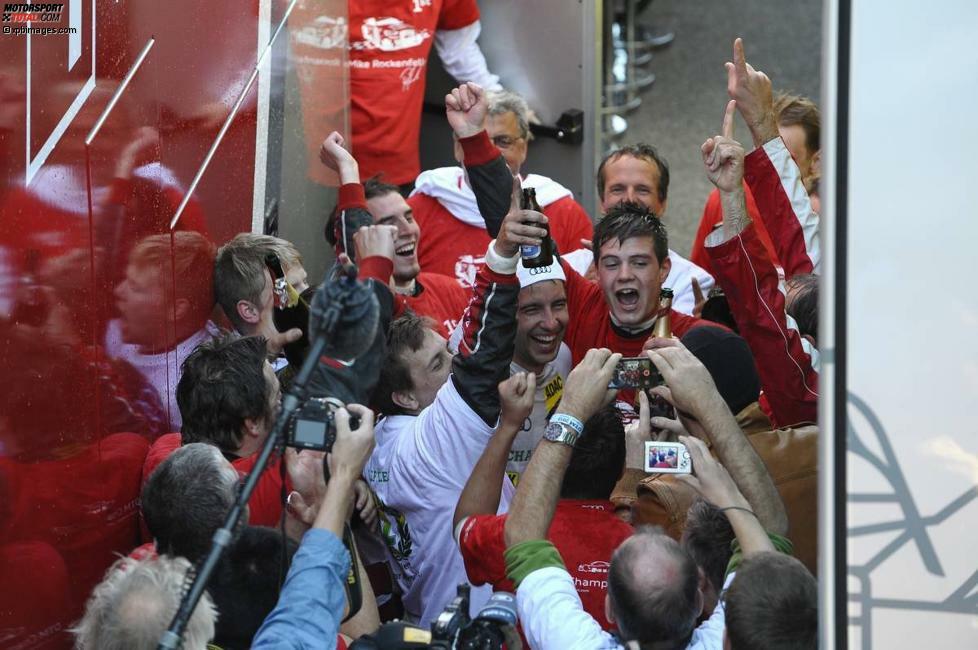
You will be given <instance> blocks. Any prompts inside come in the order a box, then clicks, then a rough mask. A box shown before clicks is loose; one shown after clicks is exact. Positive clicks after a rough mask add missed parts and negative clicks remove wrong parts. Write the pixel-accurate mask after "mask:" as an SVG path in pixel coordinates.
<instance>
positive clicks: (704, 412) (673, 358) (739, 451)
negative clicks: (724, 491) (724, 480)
mask: <svg viewBox="0 0 978 650" xmlns="http://www.w3.org/2000/svg"><path fill="white" fill-rule="evenodd" d="M653 344H654V345H657V346H660V347H656V348H654V349H652V350H648V352H647V354H648V355H649V358H650V359H651V360H652V363H654V364H655V367H656V368H658V369H659V371H660V372H661V373H662V377H663V379H665V382H666V386H667V387H668V388H665V387H657V388H654V389H653V392H655V393H657V394H659V395H662V396H663V397H665V398H666V399H668V400H669V401H670V402H672V404H673V405H674V406H675V407H676V409H677V410H678V411H679V412H680V413H681V414H689V416H690V418H691V419H692V420H693V421H694V422H693V423H690V424H689V426H693V427H694V428H696V427H695V424H698V425H699V428H701V429H702V430H703V432H704V433H705V434H706V436H708V437H709V439H710V441H711V442H712V443H713V448H714V449H715V450H716V454H717V457H718V458H719V459H720V462H721V463H723V466H724V467H726V468H727V470H728V471H729V472H730V476H731V477H733V480H734V482H735V483H736V485H737V487H738V488H739V492H738V493H743V495H744V496H745V497H746V498H747V501H748V502H749V503H750V505H751V506H752V508H753V511H754V512H755V513H756V514H757V518H758V520H760V522H761V524H762V525H763V526H764V528H766V529H767V530H768V531H769V532H772V533H777V534H779V535H784V534H785V533H786V532H787V530H788V516H787V514H786V513H785V509H784V503H783V502H782V501H781V495H780V494H779V493H778V490H777V488H776V487H775V485H774V481H773V480H772V479H771V475H770V474H769V473H768V471H767V467H766V466H765V465H764V461H763V460H761V457H760V456H758V455H757V452H756V451H754V447H752V446H751V444H750V442H748V440H747V437H746V436H745V435H744V432H743V431H742V430H741V428H740V426H739V425H738V424H737V420H736V419H734V416H733V414H732V413H731V412H730V409H729V408H728V407H727V404H726V402H724V401H723V397H721V396H720V393H719V391H717V388H716V384H715V383H714V382H713V378H712V377H711V376H710V372H709V371H708V370H707V369H706V367H705V366H704V365H703V364H702V363H700V361H699V359H697V358H696V357H695V356H694V355H693V353H692V352H690V351H689V350H687V349H686V347H685V346H683V344H682V343H680V342H679V341H677V340H674V339H655V340H654V341H653ZM687 419H688V418H687ZM687 428H689V427H687ZM690 430H692V429H690ZM693 467H694V468H695V467H696V466H695V465H693Z"/></svg>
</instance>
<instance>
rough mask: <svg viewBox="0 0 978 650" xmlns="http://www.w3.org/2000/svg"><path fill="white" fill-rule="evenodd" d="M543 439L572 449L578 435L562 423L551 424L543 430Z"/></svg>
mask: <svg viewBox="0 0 978 650" xmlns="http://www.w3.org/2000/svg"><path fill="white" fill-rule="evenodd" d="M543 437H544V439H546V440H549V441H550V442H559V443H562V444H565V445H567V446H568V447H573V446H574V443H576V442H577V439H578V438H579V437H580V434H579V433H577V431H575V430H574V429H572V428H571V427H570V425H567V424H564V423H563V422H551V423H550V424H548V425H547V428H546V429H544V430H543Z"/></svg>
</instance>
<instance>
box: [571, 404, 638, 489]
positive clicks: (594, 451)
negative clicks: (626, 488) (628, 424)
mask: <svg viewBox="0 0 978 650" xmlns="http://www.w3.org/2000/svg"><path fill="white" fill-rule="evenodd" d="M624 466H625V428H624V425H623V424H622V422H621V417H619V415H618V411H617V410H615V407H614V406H606V407H605V408H603V409H601V410H600V411H598V412H597V413H595V414H594V415H592V416H591V417H590V418H589V419H588V421H587V422H585V423H584V434H583V435H582V436H581V439H580V440H579V441H578V443H577V444H576V445H575V446H574V452H573V453H572V454H571V457H570V464H569V465H568V467H567V472H566V473H565V474H564V482H563V484H561V486H560V496H561V497H562V498H564V499H589V500H598V499H602V500H607V499H608V498H610V497H611V492H612V491H613V490H614V489H615V484H616V483H618V479H620V478H621V471H622V468H623V467H624Z"/></svg>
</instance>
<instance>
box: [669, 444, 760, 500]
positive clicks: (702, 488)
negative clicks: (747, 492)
mask: <svg viewBox="0 0 978 650" xmlns="http://www.w3.org/2000/svg"><path fill="white" fill-rule="evenodd" d="M679 441H680V442H682V443H683V444H684V445H685V446H686V449H687V450H688V451H689V457H690V460H691V461H692V464H693V473H692V474H682V475H680V476H677V477H676V478H677V479H679V480H680V481H682V482H683V483H685V484H687V485H688V486H690V487H691V488H693V489H694V490H696V491H697V492H698V493H699V495H700V496H702V497H703V498H704V499H706V500H707V501H709V502H710V503H712V504H713V505H715V506H716V507H718V508H727V507H730V506H736V507H738V508H746V509H750V504H749V503H748V502H747V499H745V498H744V495H743V494H741V493H740V490H739V489H737V484H736V483H734V481H733V479H732V478H731V477H730V474H729V473H728V472H727V470H726V468H725V467H724V466H723V465H721V464H720V463H719V462H718V461H717V460H716V459H715V458H713V456H712V455H711V454H710V450H709V449H707V447H706V444H705V443H704V442H703V441H702V440H700V439H698V438H694V437H692V436H682V437H680V438H679Z"/></svg>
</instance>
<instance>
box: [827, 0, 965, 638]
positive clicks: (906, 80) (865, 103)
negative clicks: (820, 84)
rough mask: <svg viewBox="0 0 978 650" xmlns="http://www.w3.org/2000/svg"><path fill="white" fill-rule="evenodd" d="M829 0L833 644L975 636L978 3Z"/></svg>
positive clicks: (829, 422)
mask: <svg viewBox="0 0 978 650" xmlns="http://www.w3.org/2000/svg"><path fill="white" fill-rule="evenodd" d="M828 5H829V6H828V7H827V13H826V16H827V18H828V24H827V26H826V29H827V33H829V34H831V35H832V38H826V45H827V47H828V52H827V65H826V66H824V69H825V70H826V72H827V74H828V75H829V76H828V77H827V86H828V90H829V91H830V92H829V93H828V94H827V95H825V97H826V100H827V105H828V106H830V107H832V108H830V109H828V111H826V112H829V111H832V113H830V115H831V118H830V120H831V122H830V128H829V129H828V130H827V131H826V132H823V134H824V135H825V136H826V141H825V143H824V144H823V152H825V153H828V154H830V155H829V156H827V157H826V158H823V160H826V162H827V163H828V164H829V174H828V175H827V176H826V177H825V181H826V182H825V185H823V187H827V188H828V189H829V194H827V195H823V205H825V206H830V207H829V209H828V210H827V212H826V215H825V216H826V221H827V228H826V231H825V232H824V233H823V234H824V235H825V238H826V243H827V246H826V248H827V249H828V250H834V255H833V258H834V259H833V261H832V264H831V265H830V266H829V267H828V268H827V271H828V272H827V273H826V276H825V281H824V282H823V288H825V289H826V292H825V295H823V303H822V306H823V308H826V309H825V310H823V315H822V317H823V320H822V324H823V327H822V328H821V332H825V333H827V334H828V336H827V337H823V338H822V339H821V340H820V343H821V344H822V345H823V346H824V347H823V349H824V351H825V352H826V353H827V355H826V357H825V358H827V359H828V360H829V366H828V370H829V373H826V372H824V368H825V367H824V366H823V373H822V381H823V384H822V391H821V394H822V395H823V399H824V397H825V396H826V395H830V399H827V400H824V401H823V404H822V407H823V410H822V415H823V420H822V423H823V430H824V432H825V436H824V441H825V447H826V454H825V455H824V456H823V461H824V463H825V464H823V467H826V468H827V470H828V471H826V472H824V473H823V476H824V477H825V482H824V483H823V485H822V497H823V501H822V504H823V513H824V514H825V516H826V517H829V519H828V520H823V522H825V521H828V522H830V523H833V524H834V525H833V526H823V527H822V528H821V530H822V531H823V533H822V535H823V537H822V548H823V549H824V550H826V552H827V553H830V554H831V555H829V556H823V558H824V557H831V559H832V563H831V564H823V566H826V567H832V566H834V567H835V569H836V571H835V572H834V575H833V576H831V577H832V579H834V580H835V585H834V586H833V585H826V587H827V588H826V589H825V590H824V592H823V600H822V610H823V616H824V617H825V623H826V624H825V626H824V627H823V645H824V647H828V648H832V647H847V646H848V647H850V648H853V649H858V650H869V649H870V648H912V647H931V648H974V647H978V624H976V622H978V570H976V567H978V563H976V561H975V548H976V547H978V435H976V434H978V425H976V424H975V416H974V404H975V400H976V398H978V345H976V344H975V332H976V329H978V292H976V291H975V290H974V287H973V284H974V283H973V279H974V275H975V269H976V265H975V256H974V250H973V248H974V247H973V242H974V241H975V239H976V237H978V225H976V222H975V220H974V214H975V210H974V197H973V192H972V189H971V188H972V184H973V178H974V174H975V170H976V165H975V161H974V154H973V152H974V150H975V146H976V145H978V137H976V135H975V132H974V128H973V125H974V115H975V110H974V106H975V104H976V102H978V77H976V74H975V71H976V70H978V54H976V53H975V49H974V47H973V41H974V35H975V25H978V7H976V6H975V5H974V3H971V2H964V1H956V2H945V3H940V4H935V5H927V6H922V5H917V4H913V3H900V4H898V5H894V4H893V3H889V2H880V1H867V2H852V3H849V2H843V1H839V2H830V3H828ZM833 448H834V451H833ZM823 573H826V574H827V573H829V572H828V571H826V572H823ZM823 584H824V583H823Z"/></svg>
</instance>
